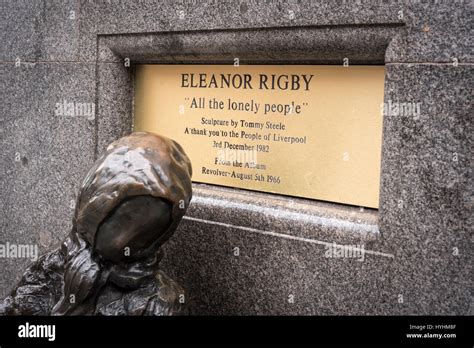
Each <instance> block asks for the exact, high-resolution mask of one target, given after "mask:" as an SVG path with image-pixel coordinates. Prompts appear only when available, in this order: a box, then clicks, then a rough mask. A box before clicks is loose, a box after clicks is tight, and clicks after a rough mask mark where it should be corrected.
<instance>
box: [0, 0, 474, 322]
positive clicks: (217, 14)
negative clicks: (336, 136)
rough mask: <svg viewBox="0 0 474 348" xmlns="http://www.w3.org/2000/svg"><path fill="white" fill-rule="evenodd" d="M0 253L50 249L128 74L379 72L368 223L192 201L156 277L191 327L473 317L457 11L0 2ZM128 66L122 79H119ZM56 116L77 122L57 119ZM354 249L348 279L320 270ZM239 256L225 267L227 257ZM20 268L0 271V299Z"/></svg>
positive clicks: (114, 130)
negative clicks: (160, 70) (314, 317)
mask: <svg viewBox="0 0 474 348" xmlns="http://www.w3.org/2000/svg"><path fill="white" fill-rule="evenodd" d="M0 6H1V8H0V13H1V18H2V20H1V28H0V35H1V42H2V50H1V52H0V70H1V72H2V73H1V76H2V82H1V83H2V88H1V93H2V95H1V99H2V105H3V108H2V112H1V114H0V115H1V119H0V120H1V121H0V122H1V127H0V134H1V137H0V142H1V147H2V152H1V155H0V163H1V174H0V187H1V193H0V209H1V212H0V214H1V215H0V221H1V230H0V244H3V245H6V244H7V243H13V244H31V245H38V246H39V249H40V252H42V251H45V250H47V249H50V248H52V247H54V246H57V245H58V244H59V243H60V241H61V240H62V239H63V238H64V236H65V235H66V233H67V232H68V231H69V229H70V228H71V219H72V214H73V208H74V200H75V194H76V193H77V188H78V185H79V184H80V182H81V179H82V177H83V175H84V174H85V173H86V172H87V170H88V168H89V166H90V165H91V164H92V163H93V162H94V159H95V158H97V156H98V155H99V154H100V153H101V152H102V151H103V150H104V148H105V146H106V144H108V143H109V142H110V141H111V140H113V139H116V138H118V137H120V136H122V135H124V134H128V133H130V131H131V125H132V114H133V94H132V88H133V75H134V69H133V67H134V65H135V64H139V63H145V62H146V63H150V62H151V63H153V62H158V63H161V62H168V63H180V62H183V63H189V62H220V63H222V62H229V64H232V63H233V58H234V57H239V58H240V61H241V64H245V63H289V64H295V63H314V64H342V62H343V59H344V58H348V59H349V62H350V64H385V65H386V77H385V79H386V81H385V102H392V103H394V102H398V103H420V104H419V105H420V113H419V114H417V115H405V116H393V115H384V130H383V149H382V179H381V197H380V209H379V210H378V211H377V210H370V209H362V208H358V207H350V206H344V205H338V204H331V203H326V202H317V201H309V200H304V199H297V198H287V197H281V196H275V195H270V194H264V193H256V192H247V191H242V190H233V189H224V188H217V187H213V186H209V185H200V184H196V185H195V187H194V198H193V201H192V204H191V207H190V209H189V212H188V214H187V216H186V217H185V220H183V223H182V224H181V226H180V228H179V230H178V232H177V233H176V235H175V236H174V237H173V239H172V240H171V241H170V243H169V245H167V247H166V257H165V259H164V262H163V266H164V268H165V270H166V271H167V272H168V273H169V274H170V275H172V276H173V277H174V278H176V279H177V280H178V281H179V282H180V283H181V284H182V285H183V286H184V287H185V288H186V289H187V294H188V295H187V302H188V306H189V308H190V310H191V312H192V313H194V314H224V315H228V314H461V315H462V314H472V313H473V312H474V311H473V307H472V295H471V294H472V256H473V248H472V226H473V221H472V215H473V214H472V197H473V192H472V181H470V180H469V179H470V175H471V167H472V165H471V158H472V155H473V151H472V149H473V135H472V134H473V129H472V121H471V114H472V106H471V100H470V97H471V87H472V66H473V57H472V54H471V50H470V47H472V39H471V38H472V37H473V35H472V29H471V28H472V24H473V23H472V18H473V16H472V9H473V6H472V2H470V1H467V0H466V1H462V0H461V1H434V0H432V1H416V0H412V1H382V0H359V1H344V0H339V1H337V0H334V1H309V0H308V1H302V0H301V1H245V0H242V1H217V0H215V1H209V0H208V1H202V2H201V1H184V0H182V1H152V0H141V1H131V0H109V1H75V0H68V1H51V0H43V1H39V0H36V1H30V0H28V1H27V0H20V1H15V0H6V1H2V3H1V5H0ZM128 61H130V66H128V64H125V63H126V62H128ZM63 103H75V104H78V103H80V104H83V105H86V106H91V105H92V106H93V107H94V114H93V116H94V117H91V115H90V114H83V115H75V116H74V117H72V116H65V115H63V114H62V113H61V112H60V111H59V112H58V107H60V105H61V104H63ZM332 243H338V244H364V245H365V248H366V250H367V252H366V255H365V258H364V261H358V260H357V259H350V258H343V259H335V258H327V257H325V249H326V247H327V246H328V245H331V244H332ZM237 248H238V249H237ZM28 263H29V260H28V259H25V258H11V257H10V258H0V269H1V270H2V271H3V272H2V275H1V277H0V295H1V296H3V295H5V294H6V293H7V292H8V291H9V290H10V289H11V287H12V286H13V284H14V283H15V282H16V281H17V280H18V279H19V277H20V276H21V273H22V270H23V269H25V267H26V265H27V264H28Z"/></svg>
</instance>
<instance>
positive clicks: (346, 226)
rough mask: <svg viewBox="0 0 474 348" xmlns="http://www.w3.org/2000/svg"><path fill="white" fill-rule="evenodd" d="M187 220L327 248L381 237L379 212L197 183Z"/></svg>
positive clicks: (194, 187)
mask: <svg viewBox="0 0 474 348" xmlns="http://www.w3.org/2000/svg"><path fill="white" fill-rule="evenodd" d="M184 219H187V220H191V221H196V222H201V223H205V224H211V225H219V226H222V227H231V228H237V229H241V230H244V231H247V232H249V233H252V232H255V233H260V234H267V235H273V236H275V237H281V238H287V239H295V240H300V241H302V242H309V243H316V244H322V245H326V244H327V243H339V244H344V245H347V244H351V245H352V244H367V243H371V242H374V241H376V240H378V238H379V237H380V233H379V230H378V224H377V221H378V211H377V210H375V209H367V208H362V207H354V206H348V205H342V204H336V203H329V202H321V201H313V200H307V199H301V198H294V197H283V196H277V195H273V194H270V193H262V192H255V191H247V190H239V189H234V188H232V189H230V188H225V187H219V186H214V185H206V184H198V183H194V184H193V199H192V201H191V204H190V207H189V209H188V212H187V215H186V216H185V218H184Z"/></svg>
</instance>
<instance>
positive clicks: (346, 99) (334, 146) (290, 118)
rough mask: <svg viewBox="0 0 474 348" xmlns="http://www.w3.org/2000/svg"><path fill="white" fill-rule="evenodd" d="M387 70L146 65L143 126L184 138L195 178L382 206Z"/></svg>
mask: <svg viewBox="0 0 474 348" xmlns="http://www.w3.org/2000/svg"><path fill="white" fill-rule="evenodd" d="M384 75H385V69H384V67H383V66H350V67H342V66H329V65H240V66H228V65H140V66H139V67H138V68H137V74H136V81H135V120H134V130H135V131H150V132H155V133H158V134H162V135H165V136H167V137H169V138H172V139H174V140H176V141H177V142H178V143H180V144H181V145H182V146H183V148H184V150H185V152H186V153H187V154H188V156H189V158H190V159H191V162H192V165H193V180H194V181H196V182H202V183H209V184H217V185H223V186H230V187H237V188H244V189H249V190H258V191H264V192H273V193H278V194H284V195H291V196H298V197H305V198H312V199H319V200H325V201H332V202H340V203H346V204H352V205H357V206H365V207H371V208H377V207H378V201H379V185H380V184H379V180H380V156H381V142H382V116H381V112H380V109H381V105H382V103H383V90H384Z"/></svg>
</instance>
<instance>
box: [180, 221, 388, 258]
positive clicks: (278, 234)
mask: <svg viewBox="0 0 474 348" xmlns="http://www.w3.org/2000/svg"><path fill="white" fill-rule="evenodd" d="M183 219H184V220H189V221H196V222H202V223H205V224H210V225H216V226H222V227H228V228H236V229H239V230H243V231H248V232H254V233H260V234H264V235H267V236H273V237H279V238H285V239H292V240H297V241H300V242H305V243H312V244H319V245H324V246H330V247H334V246H335V247H340V248H348V246H346V245H343V244H336V243H329V242H323V241H320V240H316V239H310V238H303V237H297V236H290V235H288V234H284V233H277V232H272V231H263V230H259V229H256V228H251V227H245V226H237V225H231V224H226V223H224V222H217V221H210V220H204V219H198V218H193V217H190V216H184V217H183ZM353 249H354V250H358V248H353ZM364 253H366V254H371V255H377V256H383V257H389V258H392V259H393V258H394V255H393V254H387V253H382V252H380V251H375V250H365V249H364Z"/></svg>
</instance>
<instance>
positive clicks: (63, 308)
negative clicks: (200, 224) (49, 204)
mask: <svg viewBox="0 0 474 348" xmlns="http://www.w3.org/2000/svg"><path fill="white" fill-rule="evenodd" d="M191 175H192V169H191V163H190V161H189V159H188V157H187V156H186V154H185V153H184V151H183V149H182V148H181V146H180V145H179V144H177V143H176V142H174V141H173V140H170V139H167V138H165V137H162V136H158V135H155V134H151V133H144V132H140V133H133V134H131V135H129V136H126V137H124V138H121V139H119V140H117V141H115V142H114V143H112V144H111V145H110V146H109V147H108V149H107V152H106V153H105V154H104V155H103V156H102V157H100V158H99V159H98V160H97V161H96V162H95V164H94V165H93V167H92V168H91V169H90V171H89V173H88V174H87V176H86V177H85V179H84V182H83V184H82V187H81V190H80V192H79V195H78V198H77V201H76V209H75V214H74V218H73V227H72V230H71V232H70V233H69V235H68V237H67V238H66V239H65V241H64V242H63V243H62V245H61V246H60V247H59V248H57V249H56V250H53V251H51V252H48V253H46V254H44V255H42V256H41V257H40V258H39V259H38V260H37V261H36V262H35V263H34V264H33V265H31V266H30V267H29V268H28V270H27V271H26V272H25V274H24V275H23V278H22V279H21V281H20V282H19V284H18V286H17V287H16V288H15V289H14V290H13V291H12V293H11V294H10V296H8V297H7V298H5V299H4V300H3V301H2V302H0V314H4V315H173V314H179V313H180V312H181V309H182V308H181V307H182V302H184V301H183V300H184V292H183V289H182V288H181V287H180V286H179V285H178V284H177V283H176V282H174V281H173V280H172V279H170V278H169V277H168V276H167V275H166V274H164V273H163V272H162V271H160V270H159V269H158V266H159V262H160V260H161V257H162V252H161V251H160V247H161V246H162V245H163V243H165V242H166V241H167V240H168V239H169V238H170V237H171V235H172V234H173V232H174V231H175V230H176V228H177V226H178V224H179V222H180V220H181V218H182V217H183V215H184V214H185V212H186V209H187V207H188V205H189V202H190V200H191V195H192V192H191V190H192V189H191Z"/></svg>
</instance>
